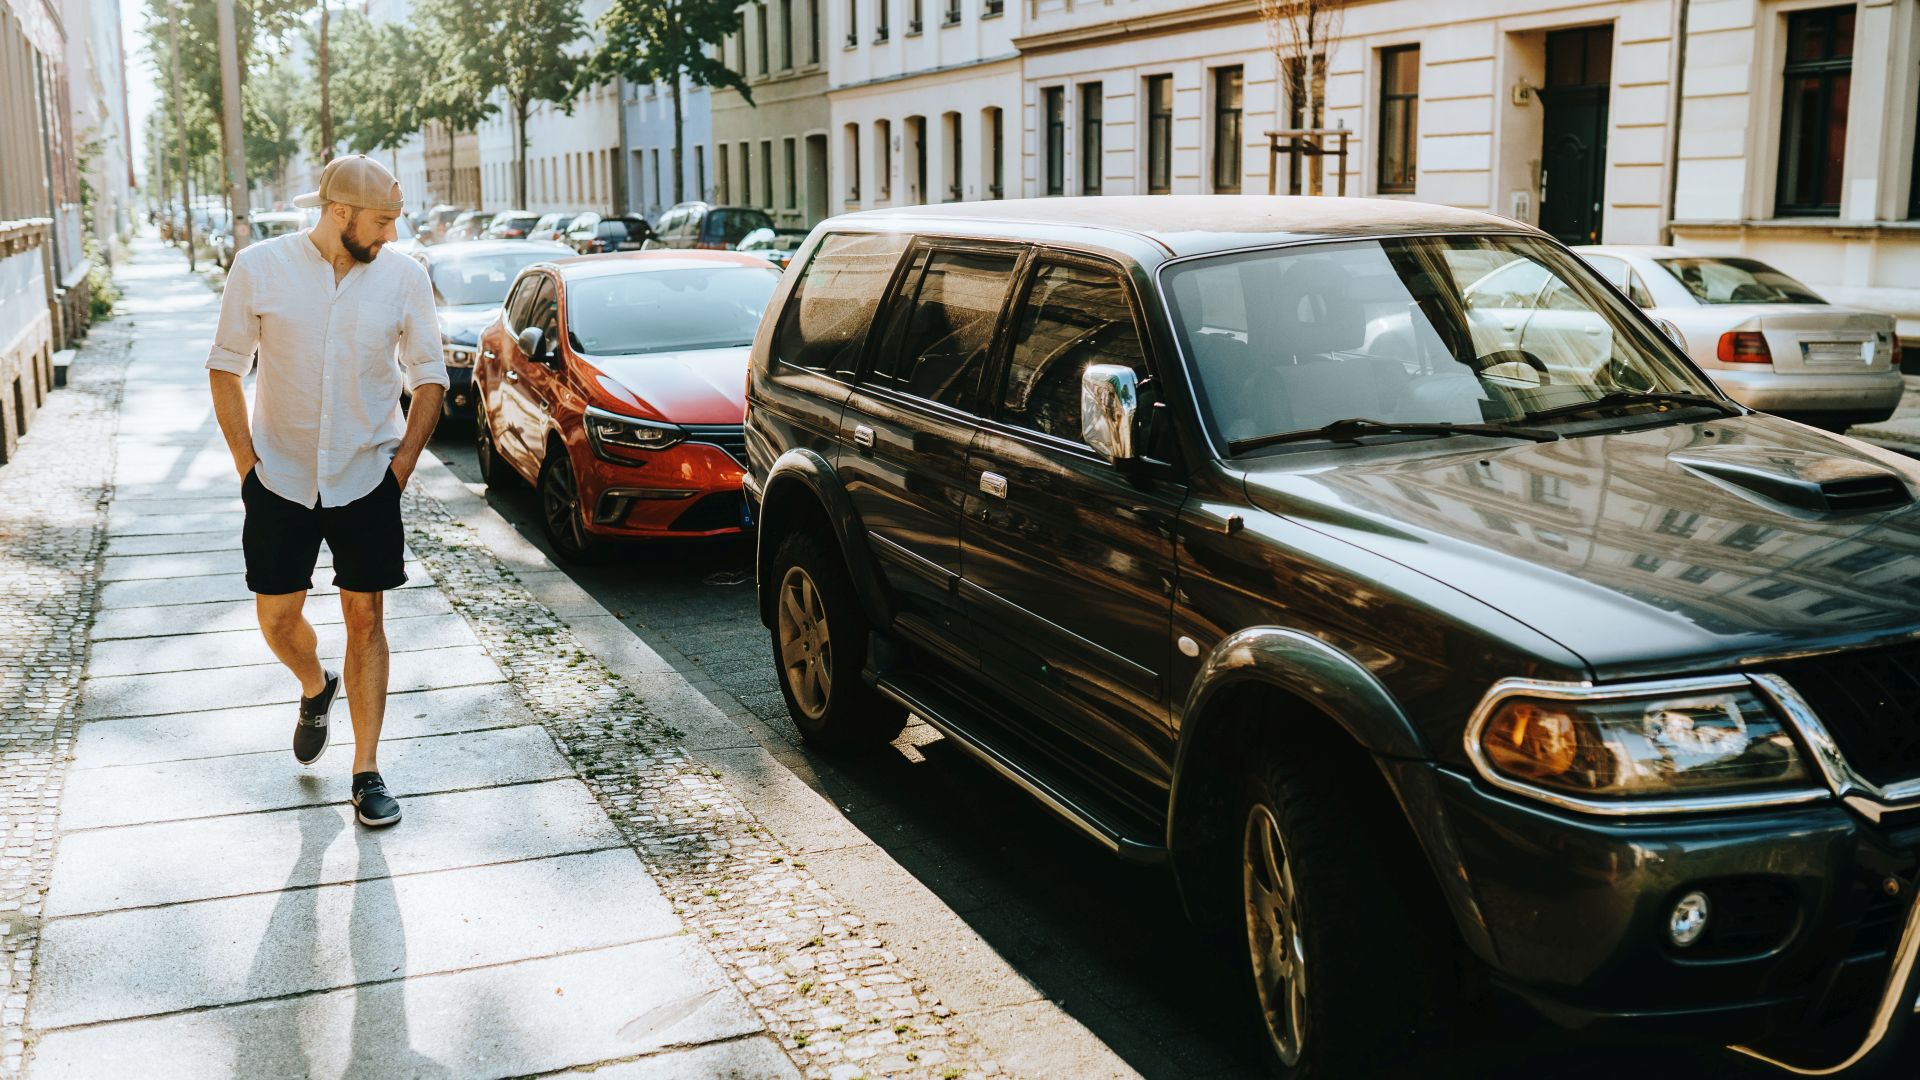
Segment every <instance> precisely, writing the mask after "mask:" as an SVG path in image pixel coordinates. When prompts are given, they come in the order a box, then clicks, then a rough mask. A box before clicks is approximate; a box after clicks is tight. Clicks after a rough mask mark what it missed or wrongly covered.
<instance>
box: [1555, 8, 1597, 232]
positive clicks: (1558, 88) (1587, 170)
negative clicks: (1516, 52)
mask: <svg viewBox="0 0 1920 1080" xmlns="http://www.w3.org/2000/svg"><path fill="white" fill-rule="evenodd" d="M1612 75H1613V27H1611V26H1589V27H1582V28H1580V29H1578V30H1555V31H1553V32H1551V33H1549V34H1548V35H1547V78H1546V84H1547V85H1546V86H1544V87H1542V88H1541V90H1540V104H1541V106H1542V107H1543V108H1545V109H1546V117H1545V128H1546V135H1545V138H1544V139H1543V140H1542V145H1541V148H1540V227H1541V228H1542V229H1544V230H1546V231H1547V232H1549V233H1551V234H1553V235H1554V236H1555V237H1557V238H1558V239H1559V240H1561V241H1562V242H1564V243H1568V244H1593V243H1598V242H1599V240H1600V207H1601V203H1602V200H1603V198H1604V195H1605V191H1604V187H1605V183H1606V168H1607V93H1608V82H1609V80H1610V79H1611V77H1612Z"/></svg>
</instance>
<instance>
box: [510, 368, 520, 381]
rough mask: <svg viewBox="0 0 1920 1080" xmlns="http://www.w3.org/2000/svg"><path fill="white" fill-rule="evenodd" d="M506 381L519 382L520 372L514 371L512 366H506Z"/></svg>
mask: <svg viewBox="0 0 1920 1080" xmlns="http://www.w3.org/2000/svg"><path fill="white" fill-rule="evenodd" d="M507 381H508V382H519V381H520V373H519V372H517V371H515V370H513V369H512V368H508V369H507Z"/></svg>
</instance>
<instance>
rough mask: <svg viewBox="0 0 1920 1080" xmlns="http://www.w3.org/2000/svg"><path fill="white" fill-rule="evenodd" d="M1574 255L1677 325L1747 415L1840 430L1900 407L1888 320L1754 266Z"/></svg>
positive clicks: (1604, 253)
mask: <svg viewBox="0 0 1920 1080" xmlns="http://www.w3.org/2000/svg"><path fill="white" fill-rule="evenodd" d="M1573 250H1574V251H1576V252H1578V253H1579V254H1580V256H1581V257H1582V258H1584V259H1585V260H1586V261H1587V262H1588V263H1589V264H1590V265H1592V266H1593V267H1594V269H1596V270H1598V271H1599V272H1600V274H1601V276H1603V277H1605V278H1606V279H1607V280H1608V281H1611V282H1613V284H1614V285H1616V286H1618V287H1619V288H1620V289H1621V290H1622V291H1624V292H1625V293H1626V294H1627V296H1628V297H1629V298H1630V299H1632V300H1633V302H1634V303H1636V304H1639V305H1640V306H1641V307H1642V308H1644V309H1645V310H1646V312H1647V314H1649V315H1651V316H1654V317H1655V318H1660V319H1665V320H1666V321H1667V322H1669V323H1672V324H1673V325H1674V326H1675V327H1676V328H1678V329H1679V331H1680V333H1681V335H1682V336H1684V337H1685V338H1686V344H1687V353H1688V355H1689V356H1691V357H1693V360H1694V362H1695V363H1697V364H1699V365H1700V367H1701V368H1703V369H1705V370H1706V372H1707V374H1708V375H1710V376H1711V377H1712V378H1713V381H1714V382H1716V383H1718V384H1719V386H1720V388H1721V389H1722V390H1725V391H1726V392H1727V393H1728V395H1730V396H1731V397H1733V398H1734V399H1735V400H1737V401H1739V402H1740V403H1742V404H1744V405H1746V406H1748V407H1750V408H1755V409H1760V410H1762V411H1764V412H1770V413H1778V414H1780V415H1783V416H1787V417H1790V418H1793V419H1796V420H1802V421H1805V422H1807V423H1810V424H1817V425H1819V426H1821V427H1826V428H1832V429H1834V430H1844V429H1845V428H1847V427H1848V426H1850V425H1853V424H1863V423H1871V422H1874V421H1879V420H1885V419H1886V418H1887V417H1889V416H1891V415H1893V410H1894V407H1895V406H1896V405H1898V404H1899V403H1900V394H1901V391H1902V389H1903V384H1902V382H1901V379H1900V343H1899V338H1898V337H1897V336H1895V331H1894V319H1893V316H1891V315H1878V314H1874V313H1872V312H1866V311H1855V310H1852V309H1850V308H1843V307H1839V306H1837V305H1834V304H1829V303H1828V302H1827V301H1826V300H1824V299H1822V298H1821V297H1820V296H1819V295H1818V294H1816V293H1815V292H1814V291H1813V290H1812V289H1809V288H1807V287H1806V286H1805V285H1802V284H1801V283H1800V282H1798V281H1795V280H1794V279H1793V278H1790V277H1788V276H1787V275H1786V274H1783V273H1781V272H1780V271H1778V270H1776V269H1774V268H1773V267H1771V266H1768V265H1767V264H1766V263H1763V262H1760V261H1759V260H1757V259H1749V258H1744V257H1741V256H1731V255H1729V256H1712V255H1697V254H1694V253H1693V252H1689V251H1683V250H1681V249H1679V248H1672V247H1656V246H1651V245H1648V246H1641V245H1627V244H1612V245H1594V246H1584V247H1576V248H1574V249H1573Z"/></svg>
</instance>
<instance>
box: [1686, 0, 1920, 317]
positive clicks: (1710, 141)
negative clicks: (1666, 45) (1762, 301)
mask: <svg viewBox="0 0 1920 1080" xmlns="http://www.w3.org/2000/svg"><path fill="white" fill-rule="evenodd" d="M1677 83H1678V86H1679V101H1680V141H1679V176H1678V182H1677V184H1676V187H1675V192H1674V201H1673V236H1674V242H1675V243H1678V244H1683V245H1685V246H1687V247H1690V248H1698V249H1702V250H1707V251H1713V252H1719V253H1738V254H1743V255H1749V256H1752V257H1754V258H1758V259H1761V260H1763V261H1766V262H1769V263H1772V264H1774V265H1776V266H1778V267H1780V268H1781V269H1783V270H1785V271H1787V272H1788V273H1790V274H1792V275H1793V276H1795V277H1798V278H1800V279H1801V280H1803V281H1805V282H1806V283H1807V284H1809V285H1811V286H1813V287H1814V289H1815V290H1816V291H1818V292H1820V293H1822V294H1823V295H1825V296H1827V297H1828V298H1829V299H1832V300H1834V301H1837V302H1840V303H1845V304H1851V305H1855V306H1858V307H1863V308H1869V309H1872V310H1875V311H1884V312H1889V313H1892V314H1894V315H1895V316H1897V317H1898V318H1899V319H1900V331H1901V335H1902V336H1903V337H1913V336H1920V146H1917V145H1916V141H1915V131H1916V127H1920V12H1916V11H1915V5H1914V4H1912V3H1908V2H1900V3H1892V2H1886V0H1876V2H1866V3H1859V4H1842V5H1834V4H1830V3H1827V4H1820V3H1802V2H1795V0H1779V2H1770V3H1769V2H1760V0H1712V2H1698V0H1696V2H1695V3H1693V4H1692V5H1691V7H1690V9H1689V11H1688V18H1687V44H1686V52H1685V64H1684V66H1683V67H1682V68H1680V70H1679V73H1678V78H1677Z"/></svg>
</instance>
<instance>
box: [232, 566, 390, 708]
mask: <svg viewBox="0 0 1920 1080" xmlns="http://www.w3.org/2000/svg"><path fill="white" fill-rule="evenodd" d="M306 602H307V594H306V593H305V592H293V593H277V594H274V595H271V596H268V595H262V594H259V593H256V594H254V598H253V606H254V611H255V613H256V614H257V615H258V616H259V617H260V636H261V637H264V638H266V639H267V648H269V649H272V650H273V655H275V656H277V657H279V658H280V662H281V663H282V664H285V665H286V666H287V670H288V671H291V672H293V675H294V677H295V678H297V679H299V680H300V696H302V697H312V696H314V695H315V694H318V693H319V692H320V691H322V690H325V689H326V688H327V673H326V670H325V669H324V668H322V667H321V666H320V642H319V639H318V638H316V637H315V636H314V633H313V624H312V623H310V622H308V621H307V617H306V615H305V614H304V613H303V612H302V610H301V609H302V608H303V607H304V606H305V604H306ZM382 670H383V671H384V670H385V669H384V667H383V668H382Z"/></svg>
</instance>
